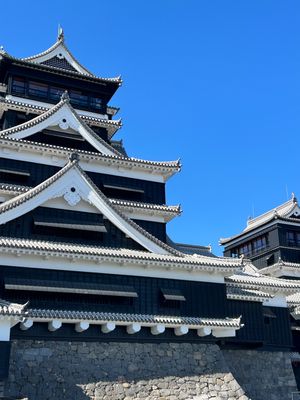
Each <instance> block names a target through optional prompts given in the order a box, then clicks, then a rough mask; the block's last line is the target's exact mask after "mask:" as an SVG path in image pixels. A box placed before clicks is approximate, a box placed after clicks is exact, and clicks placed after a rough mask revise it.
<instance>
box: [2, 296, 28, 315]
mask: <svg viewBox="0 0 300 400" xmlns="http://www.w3.org/2000/svg"><path fill="white" fill-rule="evenodd" d="M26 307H27V304H24V305H23V304H17V303H11V302H10V301H6V300H3V299H0V315H9V316H22V315H25V309H26Z"/></svg>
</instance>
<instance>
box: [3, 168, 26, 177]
mask: <svg viewBox="0 0 300 400" xmlns="http://www.w3.org/2000/svg"><path fill="white" fill-rule="evenodd" d="M0 172H4V173H6V174H12V175H22V176H30V172H25V171H18V170H14V169H10V168H0Z"/></svg>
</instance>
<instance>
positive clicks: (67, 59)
mask: <svg viewBox="0 0 300 400" xmlns="http://www.w3.org/2000/svg"><path fill="white" fill-rule="evenodd" d="M23 61H30V62H34V63H37V64H42V65H48V66H50V67H55V68H61V69H66V70H69V71H70V70H71V71H76V72H79V73H81V74H83V75H88V76H94V75H93V74H92V73H91V72H90V71H88V70H87V69H86V68H85V67H83V66H82V65H81V64H80V63H79V62H78V61H77V60H76V58H75V57H74V56H73V54H72V53H71V52H70V50H69V49H68V48H67V47H66V45H65V38H64V33H63V31H62V29H60V32H59V34H58V37H57V41H56V42H55V43H54V45H53V46H51V47H50V48H49V49H48V50H45V51H43V52H42V53H39V54H36V55H35V56H31V57H26V58H23Z"/></svg>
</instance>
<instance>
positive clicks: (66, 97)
mask: <svg viewBox="0 0 300 400" xmlns="http://www.w3.org/2000/svg"><path fill="white" fill-rule="evenodd" d="M60 99H61V100H68V101H70V96H69V92H68V91H67V90H65V91H64V92H63V94H62V95H61V98H60Z"/></svg>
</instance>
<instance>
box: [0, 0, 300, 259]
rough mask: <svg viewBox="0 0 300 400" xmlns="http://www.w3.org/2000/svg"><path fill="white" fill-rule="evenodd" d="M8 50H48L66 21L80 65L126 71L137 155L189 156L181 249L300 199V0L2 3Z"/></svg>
mask: <svg viewBox="0 0 300 400" xmlns="http://www.w3.org/2000/svg"><path fill="white" fill-rule="evenodd" d="M1 13H2V16H1V24H0V44H2V45H3V46H4V48H5V49H6V50H7V51H8V52H9V53H11V54H12V55H15V56H17V57H25V56H30V55H33V54H35V53H37V52H40V51H42V50H44V49H46V48H48V47H49V46H50V45H52V44H53V42H54V41H55V39H56V32H57V25H58V23H60V24H61V25H62V26H63V28H64V31H65V36H66V41H67V45H68V47H69V48H70V50H71V51H72V52H73V54H74V55H75V57H77V58H78V59H79V60H80V62H81V63H82V64H83V65H85V66H86V67H87V68H89V69H90V70H92V71H93V72H94V73H95V74H96V75H100V76H116V75H119V74H122V77H123V80H124V84H123V86H122V87H121V88H120V89H119V91H118V92H117V94H116V95H115V97H114V98H113V99H112V102H111V104H112V105H116V106H120V107H121V113H120V116H121V117H122V118H123V123H124V126H123V128H122V129H121V130H120V132H119V133H118V134H117V136H116V138H122V139H123V140H124V142H125V146H126V148H127V151H128V153H129V154H130V155H132V156H136V157H140V158H145V159H151V160H173V159H177V158H181V160H182V164H183V168H182V171H181V173H179V174H177V176H175V177H173V178H172V179H171V180H170V181H169V182H168V184H167V201H168V203H169V204H177V203H181V205H182V208H183V214H182V216H181V217H179V218H177V219H176V220H174V221H172V222H171V223H170V224H169V228H168V232H169V234H170V236H171V237H172V238H173V239H174V240H176V241H182V242H189V243H195V244H209V243H210V244H212V245H213V250H214V251H215V252H216V253H217V254H221V248H220V247H219V246H218V239H219V238H220V237H227V236H230V235H232V234H235V233H238V232H239V231H240V230H241V229H242V228H243V227H244V225H245V224H246V220H247V217H248V216H249V215H252V214H253V213H254V215H258V214H259V213H261V212H264V211H266V210H268V209H269V208H272V207H275V206H276V205H278V204H280V203H281V202H284V201H285V200H286V198H287V192H288V193H289V194H290V193H291V192H292V191H294V192H295V193H296V195H297V194H298V196H299V197H300V182H299V170H300V168H299V134H300V113H299V104H300V102H299V100H300V23H299V22H300V2H299V1H296V0H295V1H289V0H286V1H278V0H243V1H240V0H234V1H230V0H226V1H224V0H218V1H214V0H209V1H208V0H207V1H202V0H191V1H189V0H181V1H179V0H152V1H139V0H126V1H124V0H118V1H113V0H110V1H100V0H93V1H88V0H87V1H84V2H82V1H57V0H52V1H51V2H50V1H49V2H42V1H30V0H27V1H18V2H8V1H3V4H2V7H1Z"/></svg>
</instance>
